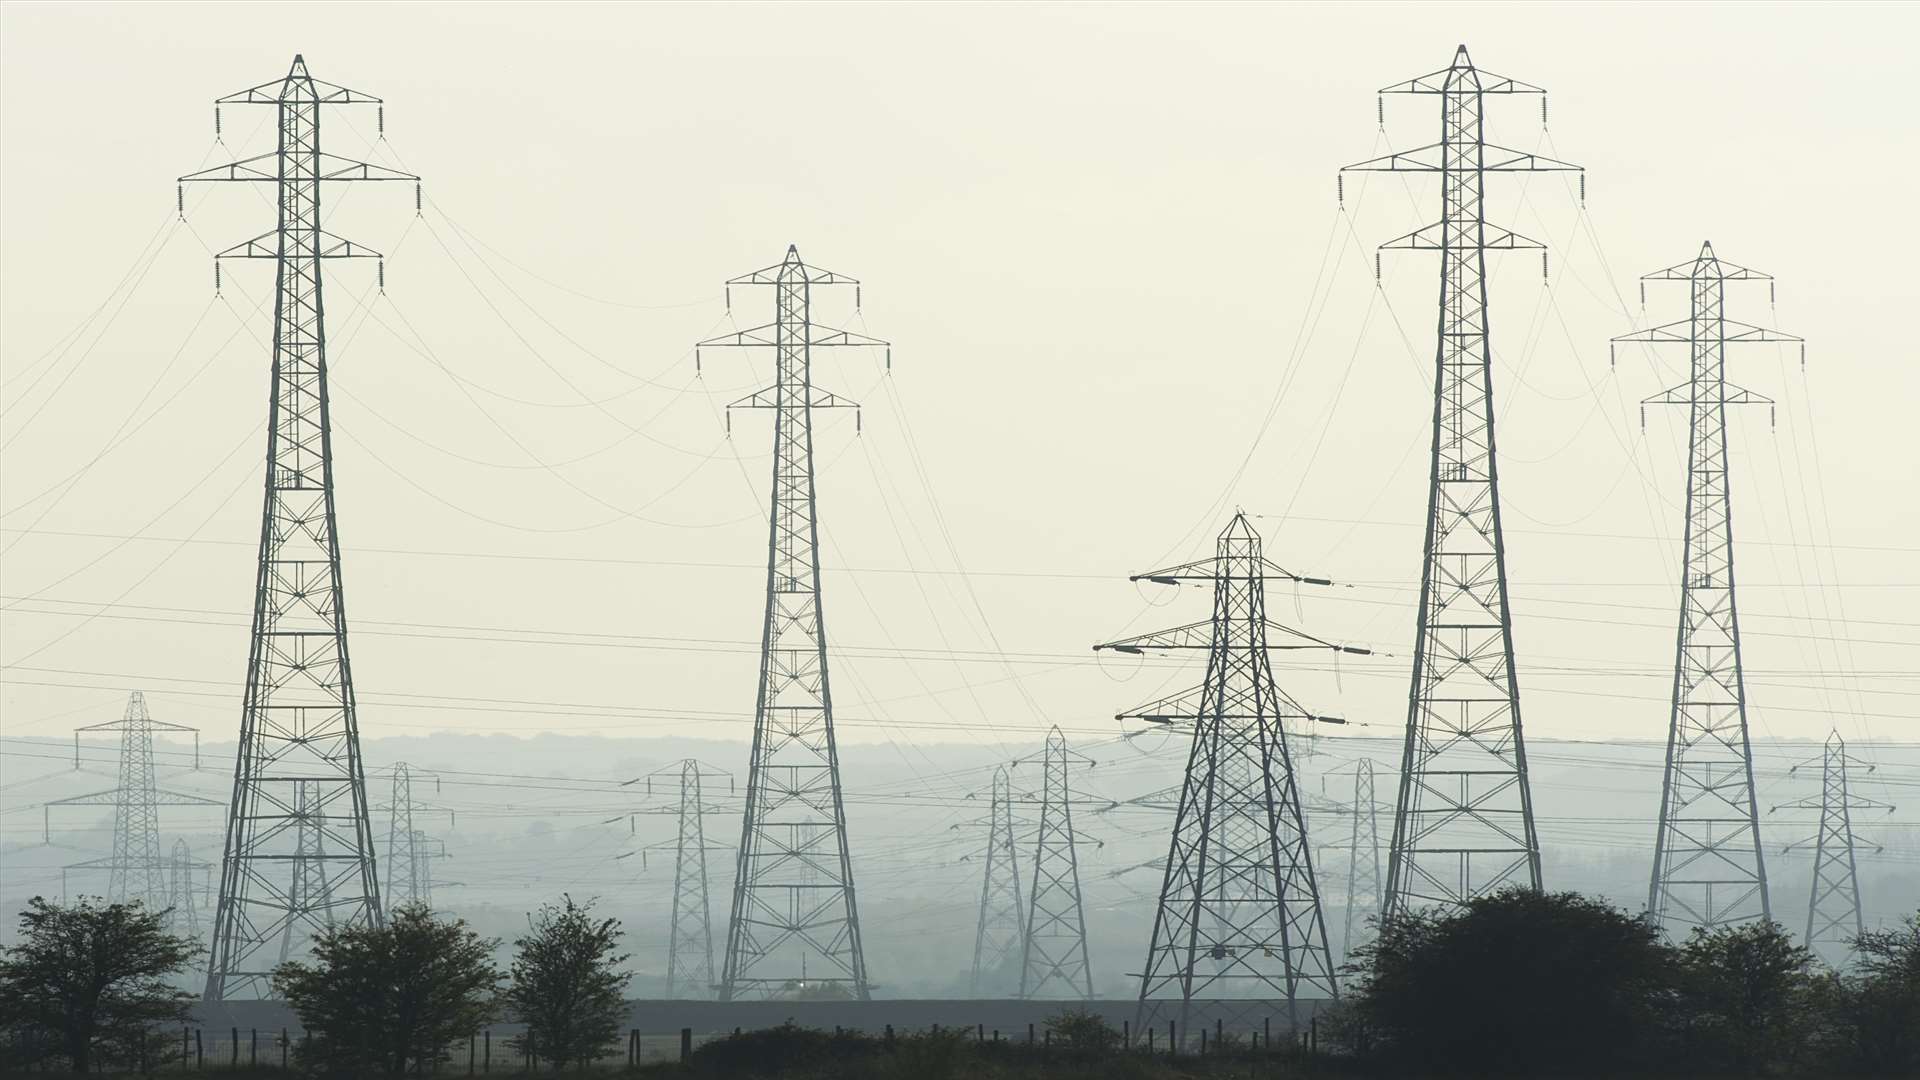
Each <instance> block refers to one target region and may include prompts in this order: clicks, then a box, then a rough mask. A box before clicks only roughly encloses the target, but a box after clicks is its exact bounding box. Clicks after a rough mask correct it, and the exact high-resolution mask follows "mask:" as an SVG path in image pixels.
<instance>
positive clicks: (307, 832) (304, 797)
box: [280, 781, 333, 964]
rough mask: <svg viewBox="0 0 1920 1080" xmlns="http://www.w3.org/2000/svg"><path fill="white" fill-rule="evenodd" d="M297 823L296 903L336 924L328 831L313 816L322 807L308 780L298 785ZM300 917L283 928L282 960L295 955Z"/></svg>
mask: <svg viewBox="0 0 1920 1080" xmlns="http://www.w3.org/2000/svg"><path fill="white" fill-rule="evenodd" d="M293 806H294V816H295V818H296V824H295V826H294V829H295V836H294V840H293V894H292V895H293V900H294V903H295V906H296V907H298V908H299V909H300V910H303V911H319V912H320V913H321V918H322V919H323V920H324V921H325V924H326V926H327V928H328V929H332V928H333V904H332V903H331V900H332V898H331V897H330V896H328V894H327V888H328V882H327V872H326V868H327V843H326V833H325V831H323V830H322V829H321V828H320V827H319V825H318V823H316V822H315V821H314V820H313V817H314V815H315V814H316V813H317V812H318V810H319V808H318V806H316V805H315V800H314V790H313V785H311V784H308V783H306V782H304V781H302V782H300V783H298V784H296V785H295V786H294V797H293ZM295 924H296V920H293V919H288V920H287V923H286V926H285V927H283V928H282V929H281V931H280V962H281V963H283V964H284V963H286V962H287V960H288V959H290V958H291V957H292V956H293V929H294V926H295Z"/></svg>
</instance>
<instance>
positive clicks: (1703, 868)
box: [1613, 244, 1800, 929]
mask: <svg viewBox="0 0 1920 1080" xmlns="http://www.w3.org/2000/svg"><path fill="white" fill-rule="evenodd" d="M1640 280H1641V281H1643V282H1644V281H1676V282H1686V283H1687V285H1688V288H1689V291H1690V293H1691V294H1692V300H1693V303H1692V313H1691V314H1690V316H1689V317H1688V318H1685V319H1682V320H1680V321H1679V322H1674V323H1668V324H1666V325H1664V326H1656V327H1653V328H1652V329H1649V330H1640V331H1636V332H1634V333H1631V334H1626V335H1623V336H1621V337H1617V338H1615V339H1613V340H1614V342H1616V343H1619V342H1636V343H1641V344H1648V345H1669V344H1671V345H1686V346H1687V347H1688V351H1689V353H1690V354H1691V358H1692V363H1691V365H1690V374H1689V376H1688V379H1687V381H1686V382H1684V383H1681V384H1680V385H1679V386H1676V387H1674V388H1673V389H1671V390H1667V391H1665V392H1663V393H1660V394H1657V395H1655V396H1653V397H1650V398H1648V399H1647V400H1646V402H1644V403H1643V406H1642V415H1643V416H1644V415H1645V413H1644V406H1645V405H1648V404H1657V405H1685V406H1686V407H1687V411H1688V415H1689V417H1690V422H1689V424H1688V440H1687V516H1686V538H1685V540H1684V541H1683V544H1684V552H1683V556H1682V564H1683V565H1682V567H1681V574H1680V631H1679V638H1678V644H1677V646H1676V648H1675V656H1674V663H1673V707H1672V715H1671V718H1670V721H1669V723H1668V725H1667V762H1666V771H1665V775H1664V779H1663V781H1662V783H1661V788H1660V822H1659V826H1658V827H1657V829H1656V831H1655V833H1654V841H1653V875H1652V883H1651V885H1650V886H1649V889H1648V893H1647V910H1648V911H1649V912H1651V913H1652V915H1653V917H1654V918H1655V919H1656V920H1657V921H1659V922H1660V923H1661V924H1663V925H1665V926H1667V927H1668V928H1669V929H1676V928H1683V927H1693V926H1702V927H1707V928H1709V929H1711V928H1713V927H1716V926H1724V925H1727V924H1729V923H1738V922H1745V921H1748V920H1751V919H1771V918H1773V906H1772V904H1771V903H1770V902H1769V900H1768V896H1767V866H1766V860H1765V859H1764V858H1763V857H1762V855H1761V853H1760V810H1759V804H1758V802H1757V801H1756V800H1755V797H1754V785H1753V748H1752V746H1751V744H1750V743H1749V741H1748V738H1747V687H1746V679H1745V676H1744V675H1743V674H1742V672H1741V665H1740V618H1739V616H1738V615H1737V614H1736V611H1735V605H1734V588H1733V518H1732V513H1731V509H1730V505H1729V498H1728V488H1727V406H1729V405H1756V404H1764V405H1769V406H1771V405H1772V404H1773V403H1772V401H1771V400H1769V399H1768V398H1765V397H1762V396H1760V395H1759V394H1755V393H1753V392H1751V391H1748V390H1742V389H1740V388H1739V387H1737V386H1732V385H1730V384H1729V383H1728V382H1727V373H1726V349H1727V346H1728V345H1729V344H1734V343H1743V342H1784V341H1795V342H1797V341H1799V340H1800V339H1799V338H1797V337H1793V336H1791V335H1788V334H1781V333H1779V332H1777V331H1773V330H1763V329H1761V328H1759V327H1757V326H1748V325H1746V324H1745V323H1739V322H1734V321H1733V320H1731V319H1729V318H1727V317H1726V283H1727V282H1729V281H1767V282H1771V281H1772V280H1773V279H1772V278H1771V277H1769V276H1767V275H1766V274H1762V273H1760V272H1759V271H1756V270H1749V269H1747V268H1746V267H1743V266H1735V265H1733V264H1732V263H1728V262H1723V261H1721V260H1720V259H1719V258H1718V257H1717V256H1715V255H1714V253H1713V245H1712V244H1703V245H1701V247H1700V254H1699V255H1698V256H1697V257H1695V258H1693V259H1689V260H1688V261H1686V262H1683V263H1680V264H1678V265H1676V266H1670V267H1668V268H1666V269H1665V270H1660V271H1656V272H1654V273H1651V274H1647V275H1645V276H1644V277H1642V278H1641V279H1640ZM1769 288H1771V286H1769ZM1644 289H1645V286H1644V285H1643V286H1642V290H1643V293H1642V295H1643V296H1644Z"/></svg>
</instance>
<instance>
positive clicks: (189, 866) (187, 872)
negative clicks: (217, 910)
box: [167, 840, 201, 943]
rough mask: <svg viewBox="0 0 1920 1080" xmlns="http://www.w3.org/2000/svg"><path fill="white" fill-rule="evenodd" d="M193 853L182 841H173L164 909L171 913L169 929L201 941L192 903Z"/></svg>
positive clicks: (196, 908) (187, 937)
mask: <svg viewBox="0 0 1920 1080" xmlns="http://www.w3.org/2000/svg"><path fill="white" fill-rule="evenodd" d="M195 869H196V864H195V863H194V861H193V852H192V850H191V849H189V848H188V847H187V842H186V841H185V840H175V841H174V842H173V854H172V856H171V857H170V858H168V860H167V907H168V908H169V909H171V910H172V912H173V913H172V915H170V916H169V917H168V918H169V921H170V925H169V926H168V930H169V931H170V932H172V933H174V934H178V935H181V936H182V937H185V938H186V939H187V940H188V941H192V942H196V943H197V942H198V941H199V940H200V934H201V929H200V909H199V908H198V907H197V906H196V905H195V904H194V901H193V872H194V870H195Z"/></svg>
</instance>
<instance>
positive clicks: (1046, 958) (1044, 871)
mask: <svg viewBox="0 0 1920 1080" xmlns="http://www.w3.org/2000/svg"><path fill="white" fill-rule="evenodd" d="M1074 761H1081V762H1086V763H1088V764H1092V762H1093V759H1092V758H1089V757H1087V756H1086V755H1084V754H1080V753H1076V752H1074V751H1072V750H1069V749H1067V738H1066V736H1065V735H1062V734H1061V733H1060V728H1059V726H1058V725H1056V726H1055V727H1054V728H1053V729H1052V730H1050V731H1048V732H1047V745H1046V749H1045V750H1044V751H1043V752H1042V765H1041V770H1042V777H1043V779H1042V783H1041V795H1040V828H1039V829H1038V831H1037V834H1036V837H1035V840H1034V851H1033V877H1032V879H1031V880H1032V882H1033V891H1032V893H1030V894H1029V897H1028V902H1029V906H1028V908H1027V923H1026V933H1025V934H1024V935H1023V936H1022V938H1021V950H1020V996H1021V997H1023V998H1039V997H1048V996H1052V995H1057V994H1060V993H1062V992H1064V993H1066V994H1067V995H1069V996H1072V997H1079V998H1090V997H1092V996H1093V967H1092V965H1091V964H1089V963H1088V961H1087V917H1086V912H1085V910H1084V909H1083V908H1082V906H1081V903H1080V855H1079V852H1078V851H1077V850H1075V848H1074V840H1073V789H1072V788H1070V787H1069V786H1068V784H1067V768H1068V765H1069V764H1070V763H1071V762H1074Z"/></svg>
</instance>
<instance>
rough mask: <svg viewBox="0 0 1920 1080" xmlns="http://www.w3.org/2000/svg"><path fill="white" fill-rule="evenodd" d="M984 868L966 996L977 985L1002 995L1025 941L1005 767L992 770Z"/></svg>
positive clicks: (973, 992)
mask: <svg viewBox="0 0 1920 1080" xmlns="http://www.w3.org/2000/svg"><path fill="white" fill-rule="evenodd" d="M985 862H986V869H985V872H984V873H983V874H982V875H981V879H980V922H979V924H978V926H977V927H976V928H975V929H974V932H973V974H972V975H971V976H970V977H969V978H968V980H967V996H968V997H973V998H978V997H979V996H980V993H981V989H982V987H987V988H989V989H993V990H996V991H999V992H1002V993H1004V992H1005V991H1006V989H1008V986H1007V984H1008V983H1009V982H1010V981H1011V980H1010V979H1009V976H1010V975H1011V974H1012V973H1011V972H1010V971H1009V970H1008V965H1009V964H1010V963H1011V961H1012V960H1013V958H1014V956H1015V954H1016V952H1017V951H1019V950H1022V949H1023V948H1024V942H1025V940H1026V934H1025V932H1024V931H1025V923H1024V922H1023V916H1024V914H1025V913H1024V912H1023V911H1021V907H1020V856H1019V852H1018V851H1017V849H1016V847H1015V841H1014V828H1013V781H1012V779H1011V778H1009V777H1008V776H1007V770H1006V768H1005V767H1001V768H998V769H995V770H994V771H993V809H992V810H991V811H990V812H989V814H988V817H987V850H986V856H985Z"/></svg>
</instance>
